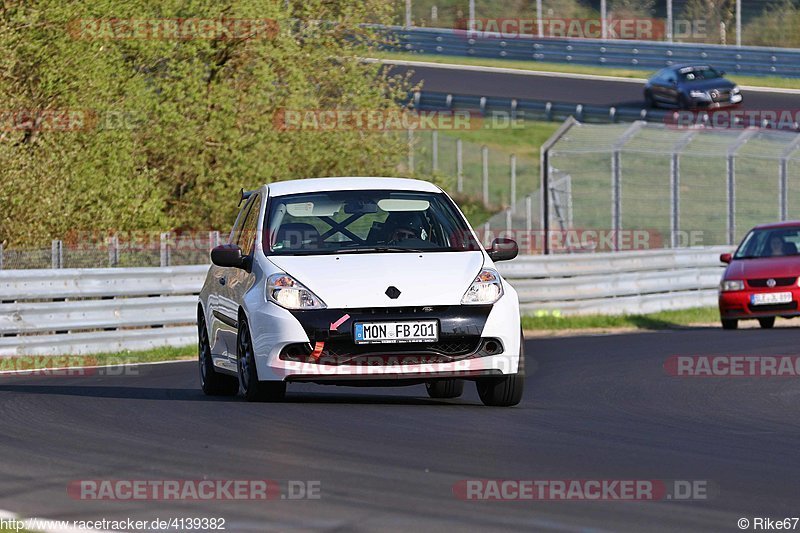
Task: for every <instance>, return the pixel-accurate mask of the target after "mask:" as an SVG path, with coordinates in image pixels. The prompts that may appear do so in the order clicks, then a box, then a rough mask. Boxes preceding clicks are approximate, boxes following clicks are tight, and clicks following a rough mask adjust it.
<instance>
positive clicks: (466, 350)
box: [280, 337, 503, 365]
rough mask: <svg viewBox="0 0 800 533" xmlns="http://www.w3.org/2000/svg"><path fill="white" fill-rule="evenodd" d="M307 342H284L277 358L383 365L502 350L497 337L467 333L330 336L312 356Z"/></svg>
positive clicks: (444, 359)
mask: <svg viewBox="0 0 800 533" xmlns="http://www.w3.org/2000/svg"><path fill="white" fill-rule="evenodd" d="M312 350H313V347H312V346H311V345H310V344H308V343H297V344H290V345H288V346H286V347H285V348H284V349H283V350H282V351H281V354H280V358H281V359H283V360H290V361H303V362H315V363H319V364H328V365H341V364H353V365H376V364H377V365H386V364H393V365H394V364H401V365H402V364H420V363H449V362H452V361H457V360H459V359H465V358H471V357H482V356H485V355H496V354H499V353H502V352H503V344H502V342H501V341H500V340H499V339H493V338H480V337H469V338H461V339H452V340H444V341H439V342H429V343H395V344H355V343H353V342H352V341H349V340H333V341H328V342H326V343H325V344H324V347H323V348H322V352H321V353H320V354H319V358H318V359H314V358H313V357H312V356H311V352H312Z"/></svg>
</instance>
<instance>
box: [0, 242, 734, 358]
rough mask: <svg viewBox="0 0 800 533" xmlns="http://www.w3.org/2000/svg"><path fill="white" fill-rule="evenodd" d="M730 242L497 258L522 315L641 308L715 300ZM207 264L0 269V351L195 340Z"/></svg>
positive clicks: (94, 349) (74, 350) (87, 349)
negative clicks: (699, 246) (502, 260)
mask: <svg viewBox="0 0 800 533" xmlns="http://www.w3.org/2000/svg"><path fill="white" fill-rule="evenodd" d="M725 251H730V248H729V247H718V248H703V249H674V250H657V251H638V252H615V253H593V254H584V255H581V254H576V255H570V256H520V257H519V258H517V259H515V260H514V261H510V262H507V263H500V264H499V265H498V268H499V269H500V271H501V273H502V274H503V276H505V277H506V279H508V280H509V282H510V283H511V284H512V285H513V286H514V287H515V288H516V289H517V291H518V293H519V297H520V306H521V308H522V310H523V312H526V313H531V312H535V311H541V310H545V311H556V310H557V311H560V312H561V313H563V314H565V315H566V314H590V313H603V314H621V313H648V312H653V311H660V310H666V309H680V308H686V307H696V306H704V305H713V304H714V302H715V301H716V294H717V292H716V287H717V284H718V283H719V278H720V275H721V273H722V268H721V265H720V263H719V254H720V253H721V252H725ZM207 269H208V267H207V266H206V265H197V266H183V267H171V268H132V269H124V268H114V269H65V270H58V271H55V272H54V271H52V270H6V271H3V272H0V294H1V295H2V296H0V298H2V302H1V303H0V356H20V355H47V354H53V355H64V354H75V355H82V354H90V353H98V352H115V351H122V350H142V349H147V348H153V347H156V346H166V345H171V346H186V345H190V344H193V343H194V342H196V335H197V333H196V326H195V325H194V322H195V320H196V318H195V317H196V306H197V293H198V292H199V291H200V288H201V286H202V283H203V279H204V278H205V273H206V271H207Z"/></svg>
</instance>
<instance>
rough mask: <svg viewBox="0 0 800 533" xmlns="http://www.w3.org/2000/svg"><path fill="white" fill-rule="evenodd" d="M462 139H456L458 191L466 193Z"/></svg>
mask: <svg viewBox="0 0 800 533" xmlns="http://www.w3.org/2000/svg"><path fill="white" fill-rule="evenodd" d="M463 148H464V147H463V145H462V143H461V139H456V191H458V192H459V193H462V192H464V159H463V152H462V150H463Z"/></svg>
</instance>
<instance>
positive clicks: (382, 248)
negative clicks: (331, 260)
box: [335, 246, 425, 254]
mask: <svg viewBox="0 0 800 533" xmlns="http://www.w3.org/2000/svg"><path fill="white" fill-rule="evenodd" d="M424 251H425V250H420V249H419V248H404V247H402V246H358V247H356V248H341V249H339V250H337V251H336V252H335V253H345V254H346V253H351V252H352V253H359V252H361V253H364V252H378V253H382V252H424Z"/></svg>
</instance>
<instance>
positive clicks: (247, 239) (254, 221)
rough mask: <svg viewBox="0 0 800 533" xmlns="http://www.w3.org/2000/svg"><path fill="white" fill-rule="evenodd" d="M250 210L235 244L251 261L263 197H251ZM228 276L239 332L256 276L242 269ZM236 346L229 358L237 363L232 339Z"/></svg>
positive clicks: (232, 306) (230, 295) (233, 315)
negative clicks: (244, 303) (241, 309)
mask: <svg viewBox="0 0 800 533" xmlns="http://www.w3.org/2000/svg"><path fill="white" fill-rule="evenodd" d="M249 203H250V209H249V210H248V211H247V214H246V215H245V218H244V221H243V223H242V226H241V229H240V231H239V232H238V233H237V234H236V235H235V236H234V240H233V244H236V245H237V246H239V248H241V249H242V255H243V256H248V257H250V258H251V259H252V258H253V254H254V253H255V247H256V238H257V236H258V222H259V218H260V216H261V195H260V194H259V193H254V194H253V195H252V196H251V197H250V202H249ZM230 270H231V272H230V273H229V274H228V279H227V284H226V286H227V288H228V297H229V299H230V300H229V301H230V305H231V307H230V310H229V311H228V312H230V313H231V314H230V316H231V318H233V319H234V322H236V328H235V330H236V332H238V319H239V306H240V305H241V304H242V301H243V300H244V296H245V293H246V292H247V291H248V290H250V287H252V286H253V283H255V275H253V273H252V270H244V269H242V268H232V269H230ZM232 340H233V342H234V344H232V345H231V346H232V347H234V348H233V349H231V350H229V352H228V358H229V360H230V361H231V362H235V361H236V349H235V346H236V344H235V342H236V339H235V338H233V339H232Z"/></svg>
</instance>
